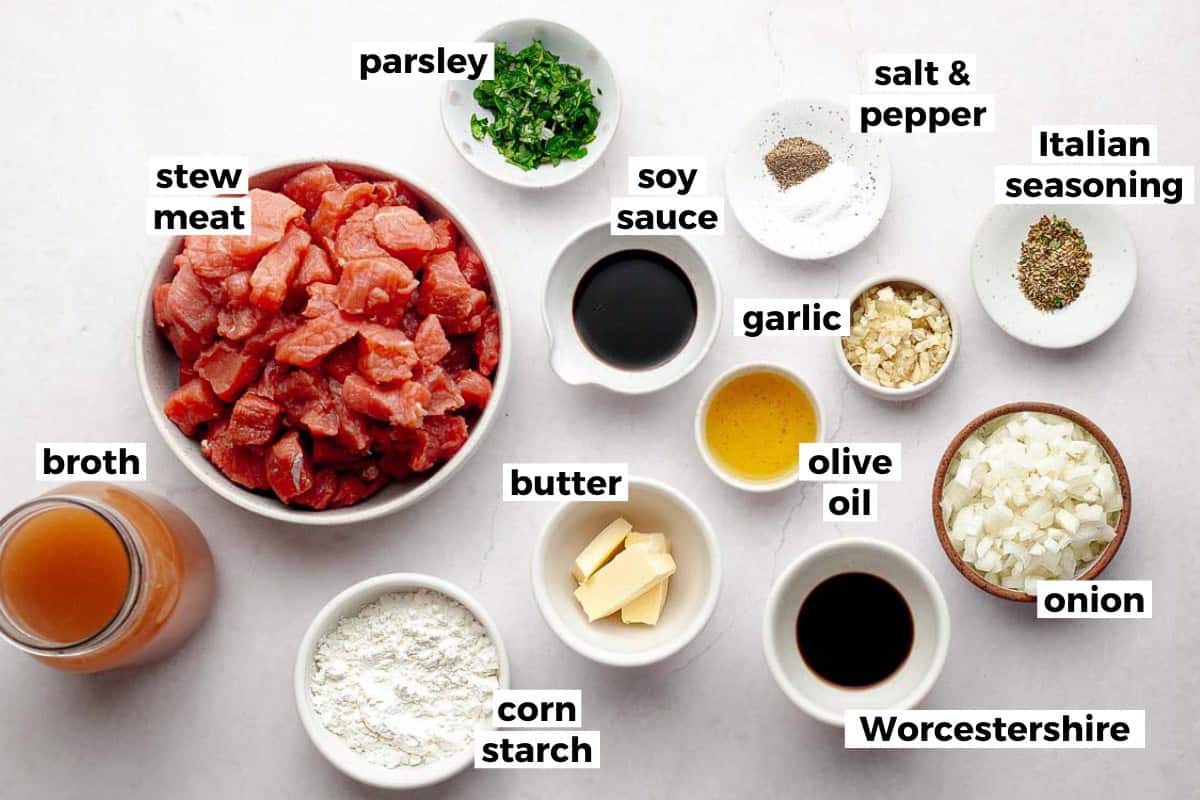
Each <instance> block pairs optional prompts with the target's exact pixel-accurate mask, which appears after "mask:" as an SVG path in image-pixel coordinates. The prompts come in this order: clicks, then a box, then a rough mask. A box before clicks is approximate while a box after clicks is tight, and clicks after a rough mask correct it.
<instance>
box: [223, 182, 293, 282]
mask: <svg viewBox="0 0 1200 800" xmlns="http://www.w3.org/2000/svg"><path fill="white" fill-rule="evenodd" d="M303 216H304V209H303V208H302V207H301V206H299V205H297V204H296V203H293V202H292V201H291V199H290V198H288V197H286V196H285V195H282V194H279V193H277V192H268V191H266V190H263V189H251V190H250V235H249V236H228V237H225V241H226V242H227V243H228V247H229V252H230V254H231V255H232V256H233V260H234V262H235V263H238V264H241V265H243V266H249V265H250V264H253V263H254V260H255V259H257V258H258V257H259V256H261V255H262V254H263V253H265V252H266V251H268V250H270V249H271V248H272V247H274V246H275V243H276V242H278V241H279V240H280V239H282V238H283V234H284V231H286V230H287V227H288V223H289V222H291V221H292V220H294V219H299V218H302V217H303Z"/></svg>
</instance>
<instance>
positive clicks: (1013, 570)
mask: <svg viewBox="0 0 1200 800" xmlns="http://www.w3.org/2000/svg"><path fill="white" fill-rule="evenodd" d="M1131 506H1132V496H1131V492H1130V488H1129V474H1128V472H1126V469H1125V463H1124V461H1122V460H1121V454H1120V453H1118V452H1117V448H1116V445H1114V444H1113V442H1112V440H1111V439H1109V438H1108V436H1107V435H1105V433H1104V431H1102V430H1100V428H1099V426H1097V425H1096V423H1094V422H1092V421H1091V420H1090V419H1088V418H1087V417H1085V416H1083V415H1082V414H1080V413H1079V412H1078V411H1074V410H1072V409H1069V408H1065V407H1063V406H1059V405H1052V404H1050V403H1029V402H1025V403H1009V404H1007V405H1002V406H997V407H996V408H993V409H991V410H990V411H986V412H984V413H983V414H980V415H979V416H978V417H976V418H975V419H973V420H971V421H970V422H969V423H967V425H966V426H965V427H964V428H963V429H962V430H961V431H959V433H958V435H957V436H955V437H954V439H953V440H951V442H950V444H949V446H948V447H947V448H946V452H945V453H944V454H943V455H942V460H941V462H940V463H939V464H938V469H937V474H936V475H935V477H934V480H933V524H934V527H935V528H936V529H937V534H938V539H939V540H940V541H941V544H942V549H943V550H945V551H946V555H947V556H948V557H949V559H950V561H951V563H953V564H954V566H955V568H956V569H957V570H958V571H959V572H960V573H962V575H963V577H965V578H966V579H967V580H969V581H970V582H971V583H973V584H975V585H976V586H978V587H979V588H980V589H983V590H984V591H985V592H987V593H989V594H992V595H995V596H996V597H1002V598H1004V599H1006V600H1016V601H1020V602H1032V601H1033V600H1034V599H1035V595H1036V592H1037V583H1038V581H1043V580H1083V581H1089V580H1095V579H1096V578H1097V577H1098V576H1099V575H1100V573H1101V572H1103V571H1104V568H1105V567H1107V566H1108V564H1109V562H1110V561H1111V560H1112V558H1113V556H1114V555H1116V552H1117V548H1119V547H1120V546H1121V542H1122V541H1124V539H1125V530H1126V528H1128V526H1129V514H1130V510H1131Z"/></svg>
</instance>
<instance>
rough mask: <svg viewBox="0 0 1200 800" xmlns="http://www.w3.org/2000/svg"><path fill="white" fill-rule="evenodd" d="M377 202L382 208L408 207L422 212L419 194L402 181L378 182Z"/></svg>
mask: <svg viewBox="0 0 1200 800" xmlns="http://www.w3.org/2000/svg"><path fill="white" fill-rule="evenodd" d="M375 201H376V202H377V203H379V205H381V206H408V207H409V208H414V209H417V210H418V211H419V210H420V207H421V201H420V200H419V199H418V198H417V193H416V192H414V191H413V190H412V189H410V188H409V187H408V186H405V185H404V184H403V183H401V182H400V181H376V182H375Z"/></svg>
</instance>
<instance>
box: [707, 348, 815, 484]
mask: <svg viewBox="0 0 1200 800" xmlns="http://www.w3.org/2000/svg"><path fill="white" fill-rule="evenodd" d="M753 372H770V373H773V374H775V375H779V376H781V377H783V378H786V379H787V380H789V381H791V382H792V383H794V384H795V385H796V386H798V387H799V388H800V390H801V391H802V392H804V394H805V395H806V396H807V397H808V401H809V403H811V404H812V406H813V410H814V411H816V413H817V438H816V439H815V440H814V443H819V442H824V441H825V407H824V406H823V405H822V404H821V400H820V398H819V397H817V394H816V392H814V391H813V388H812V384H810V383H809V382H808V381H806V380H805V379H804V378H802V377H801V376H800V374H799V373H797V372H796V371H794V370H792V369H789V368H788V367H785V366H783V365H782V364H778V363H775V362H771V361H747V362H744V363H742V364H738V365H736V366H733V367H730V368H729V369H727V370H725V371H724V372H722V373H721V374H720V375H718V376H717V377H716V378H714V379H713V381H712V383H710V384H709V385H708V388H707V389H706V390H705V391H704V394H703V396H701V398H700V403H699V404H698V405H697V406H696V414H695V420H694V424H693V430H692V433H693V435H694V436H695V439H696V449H698V450H699V451H700V457H701V458H702V459H704V463H705V464H707V465H708V468H709V469H710V470H712V472H713V474H714V475H716V476H717V477H718V478H720V479H721V480H723V481H724V482H725V483H727V484H729V485H730V486H732V487H734V488H735V489H742V490H744V491H747V492H759V493H763V492H774V491H778V490H780V489H784V488H787V487H788V486H793V485H797V484H798V483H799V480H798V476H799V462H797V465H796V467H797V469H796V473H794V474H789V475H785V476H783V477H781V478H776V479H774V480H771V481H752V480H748V479H746V478H739V477H738V476H737V475H734V474H733V473H731V472H729V471H728V470H726V469H725V468H724V467H722V466H721V465H720V464H719V463H718V462H717V459H716V456H714V455H713V453H712V449H711V448H709V446H708V441H707V440H706V438H705V436H704V423H705V419H706V417H707V416H708V408H709V406H710V405H711V404H712V400H713V397H715V396H716V394H717V391H718V390H720V389H721V388H722V387H724V386H725V385H726V384H727V383H729V382H730V381H732V380H733V379H734V378H737V377H740V376H742V375H746V374H749V373H753Z"/></svg>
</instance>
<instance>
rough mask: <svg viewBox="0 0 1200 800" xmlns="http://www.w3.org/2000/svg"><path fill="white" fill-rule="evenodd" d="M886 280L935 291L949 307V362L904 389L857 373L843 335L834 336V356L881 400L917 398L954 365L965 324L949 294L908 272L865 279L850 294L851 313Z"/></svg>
mask: <svg viewBox="0 0 1200 800" xmlns="http://www.w3.org/2000/svg"><path fill="white" fill-rule="evenodd" d="M884 283H907V284H911V285H913V286H916V287H917V288H919V289H924V290H925V291H927V292H929V293H930V294H932V295H933V296H934V297H936V298H937V299H938V300H940V301H941V303H942V308H944V309H946V313H947V314H948V315H949V316H950V334H951V335H950V355H948V356H946V363H944V364H942V368H941V369H939V370H938V371H937V372H935V373H933V377H931V378H929V379H928V380H925V381H922V382H921V383H918V384H917V385H916V386H906V387H904V388H896V387H891V386H880V385H879V384H877V383H871V382H870V381H869V380H867V379H866V378H864V377H863V376H862V375H859V374H858V370H856V369H855V368H854V367H852V366H850V361H849V359H847V358H846V351H845V350H843V349H842V337H834V339H833V351H834V357H835V358H837V360H838V363H839V364H841V365H842V372H844V373H846V375H847V376H849V378H850V380H851V381H853V382H854V383H856V384H857V385H858V386H859V387H860V388H862V389H864V390H866V392H867V393H868V394H872V395H874V396H875V397H878V398H880V399H882V400H891V401H894V402H902V401H904V400H914V399H916V398H918V397H921V396H922V395H925V394H928V393H929V392H932V391H933V389H934V387H936V386H937V385H938V384H939V383H941V381H942V379H943V378H945V377H946V373H947V372H949V371H950V367H951V366H953V364H954V359H955V357H956V356H957V355H958V345H959V342H960V341H961V340H962V325H960V324H959V322H958V315H957V314H955V313H954V306H953V305H951V304H950V303H948V302H946V295H945V294H944V293H943V292H941V291H939V290H938V289H937V288H935V287H934V286H932V285H931V284H930V283H929V281H926V280H924V279H920V278H913V277H911V276H908V275H894V274H892V275H879V276H876V277H874V278H871V279H870V280H867V281H863V282H862V283H860V284H859V285H858V287H857V288H855V290H854V291H853V292H852V293H851V294H850V313H851V315H853V314H854V306H855V304H856V303H857V302H858V298H860V297H862V296H863V294H865V293H866V291H867V290H868V289H872V288H874V287H876V286H879V285H880V284H884Z"/></svg>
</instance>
